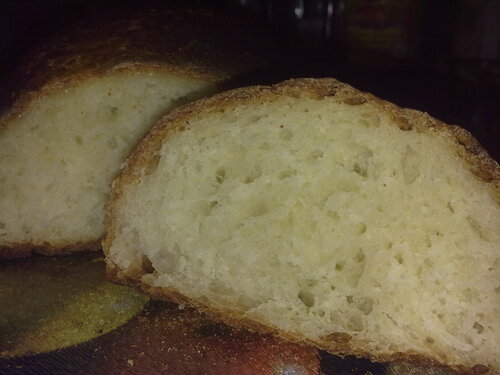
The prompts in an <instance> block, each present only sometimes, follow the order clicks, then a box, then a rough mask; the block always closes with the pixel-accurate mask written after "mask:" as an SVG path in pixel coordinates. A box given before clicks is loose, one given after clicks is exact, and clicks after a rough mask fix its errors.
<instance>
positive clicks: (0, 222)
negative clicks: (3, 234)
mask: <svg viewBox="0 0 500 375" xmlns="http://www.w3.org/2000/svg"><path fill="white" fill-rule="evenodd" d="M6 227H7V225H5V223H4V222H2V221H0V229H5V228H6Z"/></svg>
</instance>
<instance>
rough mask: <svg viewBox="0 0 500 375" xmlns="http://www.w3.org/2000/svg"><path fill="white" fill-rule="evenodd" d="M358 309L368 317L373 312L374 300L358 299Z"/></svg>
mask: <svg viewBox="0 0 500 375" xmlns="http://www.w3.org/2000/svg"><path fill="white" fill-rule="evenodd" d="M355 302H356V307H357V308H358V309H359V310H360V311H361V312H362V313H363V314H365V315H368V314H370V313H371V312H372V310H373V300H372V299H371V298H365V297H360V298H356V301H355Z"/></svg>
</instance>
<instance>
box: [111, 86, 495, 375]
mask: <svg viewBox="0 0 500 375" xmlns="http://www.w3.org/2000/svg"><path fill="white" fill-rule="evenodd" d="M301 95H308V96H310V97H312V98H315V99H323V98H325V97H333V96H335V97H336V100H338V101H341V102H344V103H346V104H350V105H361V104H364V103H367V102H370V103H372V104H374V105H376V106H378V107H380V108H381V109H382V110H383V111H385V112H386V113H388V114H390V116H391V117H392V118H393V120H394V121H395V122H396V124H397V125H398V127H399V128H400V129H402V130H405V131H416V132H432V133H434V134H436V135H438V136H442V137H444V138H447V139H448V140H449V141H450V142H452V144H454V145H455V148H456V150H457V153H458V154H459V155H460V157H462V158H463V159H464V160H466V161H467V162H468V165H469V166H470V169H471V171H472V172H473V173H474V174H475V175H476V176H477V177H478V178H479V179H481V180H483V181H485V182H487V183H489V184H491V186H492V188H493V189H497V190H498V189H499V186H500V167H499V165H498V163H497V162H495V161H494V160H493V159H492V158H490V156H489V155H488V153H487V152H486V151H485V150H483V149H482V148H481V147H480V145H479V143H478V142H477V141H476V140H475V139H474V138H473V137H472V135H471V134H470V133H469V132H467V131H466V130H464V129H461V128H459V127H458V126H451V125H447V124H445V123H443V122H441V121H439V120H437V119H435V118H433V117H431V116H429V115H428V114H426V113H422V112H419V111H415V110H411V109H404V108H400V107H398V106H396V105H395V104H392V103H390V102H387V101H384V100H382V99H379V98H377V97H375V96H374V95H372V94H369V93H364V92H361V91H358V90H356V89H354V88H352V87H351V86H349V85H347V84H344V83H341V82H339V81H337V80H335V79H333V78H324V79H292V80H288V81H285V82H282V83H280V84H277V85H273V86H253V87H246V88H241V89H236V90H231V91H227V92H224V93H220V94H216V95H214V96H212V97H210V98H206V99H202V100H199V101H197V102H194V103H191V104H188V105H185V106H183V107H180V108H178V109H176V110H174V111H172V112H171V113H170V114H168V115H167V116H165V117H164V118H163V119H161V120H160V121H159V122H158V123H157V124H156V125H155V126H154V127H153V128H152V130H151V131H150V132H149V133H148V135H147V136H146V137H145V138H144V139H143V140H142V141H141V142H140V143H139V145H138V146H137V148H136V149H135V150H134V151H133V152H132V154H131V155H130V156H129V158H128V159H127V161H126V163H125V166H124V168H123V170H122V174H121V176H119V177H118V178H117V179H116V180H115V181H114V183H113V188H112V192H111V199H110V201H109V202H108V205H107V218H106V220H107V224H106V225H107V235H106V237H105V238H104V240H103V242H102V247H103V251H104V253H105V255H106V256H107V255H108V253H109V249H110V247H111V245H112V243H113V237H114V233H115V225H116V223H115V211H116V210H117V202H118V201H119V199H120V197H121V196H122V194H123V191H124V187H125V186H127V185H128V184H136V183H137V182H139V181H140V179H141V176H142V174H143V173H145V171H146V172H147V169H148V168H150V167H152V166H154V165H155V163H156V162H157V161H158V158H159V156H158V154H157V153H158V151H159V150H160V148H161V147H162V145H163V143H164V141H165V139H167V138H168V137H169V136H170V135H171V134H173V133H175V132H178V131H183V130H185V129H187V128H189V126H190V124H189V118H190V116H191V115H194V116H197V115H200V116H201V115H202V114H206V113H210V112H216V111H220V110H223V109H224V107H226V106H229V105H235V104H238V103H240V102H249V101H251V102H253V103H264V102H271V101H274V100H277V99H279V97H280V96H292V97H299V96H301ZM129 271H132V272H129ZM146 273H147V272H146V271H145V270H144V269H143V268H141V267H140V266H139V267H138V268H136V269H134V270H127V271H123V270H119V269H118V268H117V266H116V265H115V264H114V263H112V261H111V260H110V259H107V275H108V277H110V279H112V280H114V281H117V282H120V283H125V284H128V285H134V286H135V287H137V288H139V289H141V290H143V291H144V292H146V293H148V294H151V295H153V296H155V297H159V298H164V299H168V300H172V301H175V302H178V303H187V304H189V305H193V306H195V307H197V308H198V309H200V310H202V311H204V312H206V313H208V314H209V315H210V316H212V317H214V318H215V319H217V320H221V321H223V322H226V323H228V324H230V325H233V326H241V327H245V328H248V329H252V330H256V331H259V332H270V333H273V334H277V335H279V336H282V337H284V338H287V339H290V340H293V341H297V342H305V343H309V344H313V345H315V346H318V347H319V348H321V349H324V350H327V351H329V352H331V353H333V354H339V355H355V356H359V357H364V358H369V359H371V360H374V361H377V362H391V361H395V360H407V361H409V362H413V363H415V364H418V365H423V366H428V365H440V366H446V367H448V368H450V369H452V370H454V371H456V372H457V373H461V374H484V373H487V372H488V371H492V370H489V369H488V368H487V367H485V366H483V365H475V366H473V367H471V368H468V367H465V366H461V365H454V364H448V363H443V362H442V360H439V359H438V358H430V357H428V356H424V355H420V354H418V353H393V354H389V353H387V354H371V353H368V352H366V351H364V350H360V349H359V348H357V347H355V346H351V345H350V344H349V343H348V342H340V343H339V342H331V341H326V340H323V341H318V342H316V341H309V340H304V339H303V338H300V337H297V336H294V335H292V334H290V333H287V332H282V331H280V330H279V329H277V328H276V327H268V326H264V325H262V324H260V323H258V322H255V321H253V320H250V319H248V318H242V317H239V316H236V315H235V314H234V313H233V312H231V311H222V310H217V309H214V308H211V307H209V306H208V305H207V304H205V303H204V302H202V301H197V300H191V299H189V298H188V297H186V296H183V295H182V294H180V293H179V292H177V291H175V290H165V289H161V288H155V287H151V286H149V285H147V284H146V283H144V282H141V278H142V276H143V275H144V274H146Z"/></svg>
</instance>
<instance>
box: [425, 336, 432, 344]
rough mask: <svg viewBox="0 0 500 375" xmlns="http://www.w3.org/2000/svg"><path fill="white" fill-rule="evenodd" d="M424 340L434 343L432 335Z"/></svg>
mask: <svg viewBox="0 0 500 375" xmlns="http://www.w3.org/2000/svg"><path fill="white" fill-rule="evenodd" d="M425 342H428V343H429V344H434V339H433V338H432V337H427V338H426V339H425Z"/></svg>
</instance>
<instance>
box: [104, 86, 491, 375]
mask: <svg viewBox="0 0 500 375" xmlns="http://www.w3.org/2000/svg"><path fill="white" fill-rule="evenodd" d="M499 183H500V169H499V166H498V164H497V163H496V162H495V161H494V160H492V159H490V158H489V156H488V155H487V153H486V152H485V151H483V150H482V149H481V148H480V146H479V145H478V143H477V142H476V141H475V140H474V139H473V138H472V136H471V135H470V134H469V133H467V132H466V131H465V130H463V129H461V128H459V127H456V126H449V125H446V124H444V123H442V122H440V121H438V120H436V119H434V118H432V117H430V116H429V115H427V114H425V113H421V112H418V111H415V110H410V109H403V108H399V107H397V106H396V105H394V104H391V103H388V102H385V101H383V100H380V99H378V98H376V97H374V96H373V95H370V94H367V93H363V92H360V91H358V90H356V89H354V88H352V87H350V86H348V85H346V84H343V83H340V82H338V81H336V80H334V79H318V80H314V79H299V80H290V81H286V82H284V83H281V84H278V85H275V86H272V87H249V88H242V89H238V90H234V91H229V92H225V93H222V94H218V95H215V96H213V97H211V98H209V99H203V100H200V101H198V102H196V103H194V104H190V105H187V106H184V107H182V108H180V109H178V110H175V111H173V112H172V113H171V114H170V115H168V116H166V117H164V118H163V119H162V120H161V121H160V122H159V123H157V124H156V125H155V126H154V128H153V129H152V131H151V132H150V133H149V134H148V135H147V136H146V138H145V139H144V140H143V141H142V142H141V143H140V144H139V146H138V147H137V148H136V149H135V151H134V152H133V153H132V154H131V156H130V157H129V158H128V160H127V162H126V166H125V168H124V170H123V173H122V175H121V176H120V177H119V178H118V179H117V180H116V181H115V182H114V185H113V189H112V196H111V201H110V203H109V206H108V227H107V230H108V232H107V236H106V238H105V240H104V242H103V248H104V251H105V254H106V259H107V271H108V274H109V276H110V277H111V278H112V279H114V280H117V281H119V282H123V283H127V284H133V285H138V286H139V287H140V288H142V289H143V290H144V291H146V292H148V293H150V294H151V295H153V296H157V297H161V298H167V299H172V300H174V301H178V302H182V303H189V304H192V305H194V306H197V307H198V308H200V309H202V310H204V311H206V312H209V313H211V314H212V315H213V316H214V317H216V318H217V319H220V320H223V321H225V322H227V323H229V324H232V325H236V326H246V327H250V328H253V329H256V330H259V331H265V332H273V333H275V334H278V335H281V336H283V337H286V338H289V339H292V340H297V341H303V342H308V343H312V344H314V345H317V346H318V347H320V348H322V349H325V350H327V351H329V352H331V353H335V354H340V355H355V356H360V357H367V358H370V359H372V360H374V361H382V362H387V361H393V360H397V359H407V360H410V361H416V362H420V363H429V364H432V363H435V364H444V365H447V366H449V367H450V368H453V369H455V370H457V371H460V372H464V373H467V372H470V373H484V372H487V371H488V369H489V370H490V371H492V372H498V371H500V362H499V358H500V355H499V354H500V351H499V344H500V334H499V324H498V323H499V320H498V319H499V316H500V315H499V313H500V311H499V308H500V303H499V288H500V284H499V280H500V278H499V276H500V275H499V269H498V267H499V244H500V210H499Z"/></svg>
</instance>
